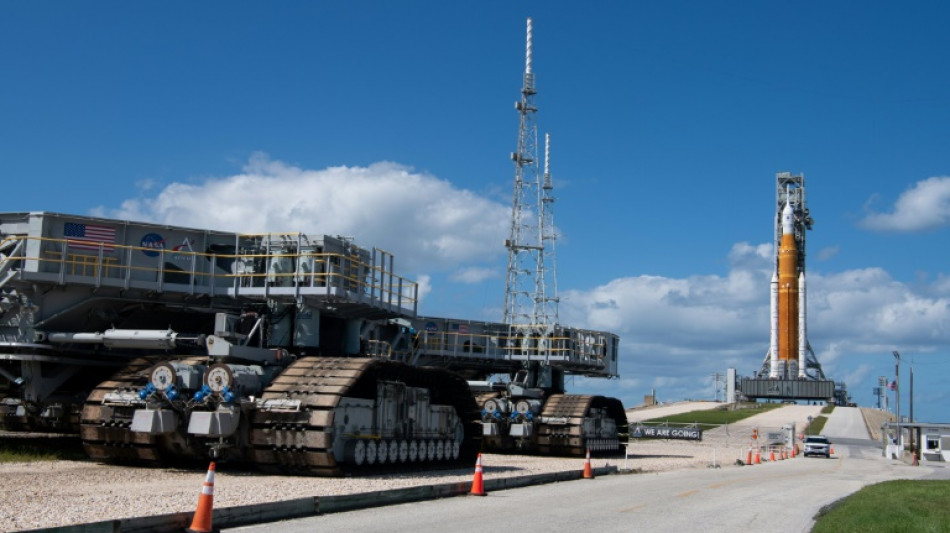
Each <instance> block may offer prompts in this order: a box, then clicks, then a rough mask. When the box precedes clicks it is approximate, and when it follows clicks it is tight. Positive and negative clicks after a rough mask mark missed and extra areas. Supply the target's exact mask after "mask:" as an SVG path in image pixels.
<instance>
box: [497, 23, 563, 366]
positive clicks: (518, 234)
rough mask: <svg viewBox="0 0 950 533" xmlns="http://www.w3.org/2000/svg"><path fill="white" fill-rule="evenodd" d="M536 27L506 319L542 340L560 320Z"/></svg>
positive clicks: (527, 76) (523, 103)
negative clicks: (541, 139)
mask: <svg viewBox="0 0 950 533" xmlns="http://www.w3.org/2000/svg"><path fill="white" fill-rule="evenodd" d="M531 30H532V27H531V19H530V18H529V19H528V32H527V46H526V55H525V72H524V85H523V86H522V88H521V100H520V101H518V102H516V103H515V109H516V110H517V111H518V113H519V115H520V122H519V127H518V150H517V151H516V152H514V153H512V154H511V159H512V161H514V163H515V181H514V195H513V200H512V205H511V231H510V235H509V238H508V240H507V241H505V247H506V248H507V249H508V272H507V281H506V286H505V323H506V324H508V326H509V330H510V334H511V335H512V336H517V335H521V336H523V338H525V339H537V338H538V337H540V336H544V335H547V334H550V333H551V331H552V330H553V329H554V326H555V325H556V324H557V321H558V311H557V304H558V298H557V281H556V273H555V270H554V266H555V264H554V251H555V247H554V242H555V240H556V234H555V229H554V214H553V207H554V197H553V196H552V192H553V185H552V183H551V175H550V172H549V168H548V164H549V162H550V150H549V145H546V147H545V171H544V175H543V181H542V174H541V172H540V169H539V162H538V126H537V112H538V108H537V106H536V105H535V102H534V98H535V95H536V94H537V90H536V89H535V85H534V73H533V72H532V70H531ZM528 344H534V345H535V346H537V347H538V348H542V346H543V345H540V343H539V344H535V343H534V342H530V343H528ZM522 347H524V343H523V344H522Z"/></svg>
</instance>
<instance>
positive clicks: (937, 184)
mask: <svg viewBox="0 0 950 533" xmlns="http://www.w3.org/2000/svg"><path fill="white" fill-rule="evenodd" d="M948 224H950V177H947V176H942V177H933V178H928V179H925V180H923V181H919V182H917V184H916V185H914V186H913V187H911V188H910V189H908V190H906V191H904V192H903V193H902V194H901V195H900V197H899V198H898V199H897V201H896V202H895V203H894V209H893V210H892V211H890V212H887V213H875V212H870V213H868V214H867V215H866V216H865V217H864V219H863V220H861V226H862V227H864V228H867V229H870V230H874V231H896V232H912V231H924V230H931V229H936V228H941V227H944V226H947V225H948Z"/></svg>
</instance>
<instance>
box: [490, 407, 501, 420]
mask: <svg viewBox="0 0 950 533" xmlns="http://www.w3.org/2000/svg"><path fill="white" fill-rule="evenodd" d="M492 416H494V417H495V418H497V419H498V420H501V411H499V410H497V409H496V410H495V412H494V413H492Z"/></svg>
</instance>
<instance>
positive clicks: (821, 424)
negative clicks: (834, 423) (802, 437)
mask: <svg viewBox="0 0 950 533" xmlns="http://www.w3.org/2000/svg"><path fill="white" fill-rule="evenodd" d="M827 421H828V417H827V416H817V417H815V419H814V420H812V421H811V424H808V427H807V428H805V434H806V435H821V430H823V429H825V422H827Z"/></svg>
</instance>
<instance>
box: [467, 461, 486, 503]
mask: <svg viewBox="0 0 950 533" xmlns="http://www.w3.org/2000/svg"><path fill="white" fill-rule="evenodd" d="M469 495H471V496H485V483H484V481H483V480H482V454H478V460H477V461H475V477H474V478H472V490H471V491H470V492H469Z"/></svg>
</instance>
